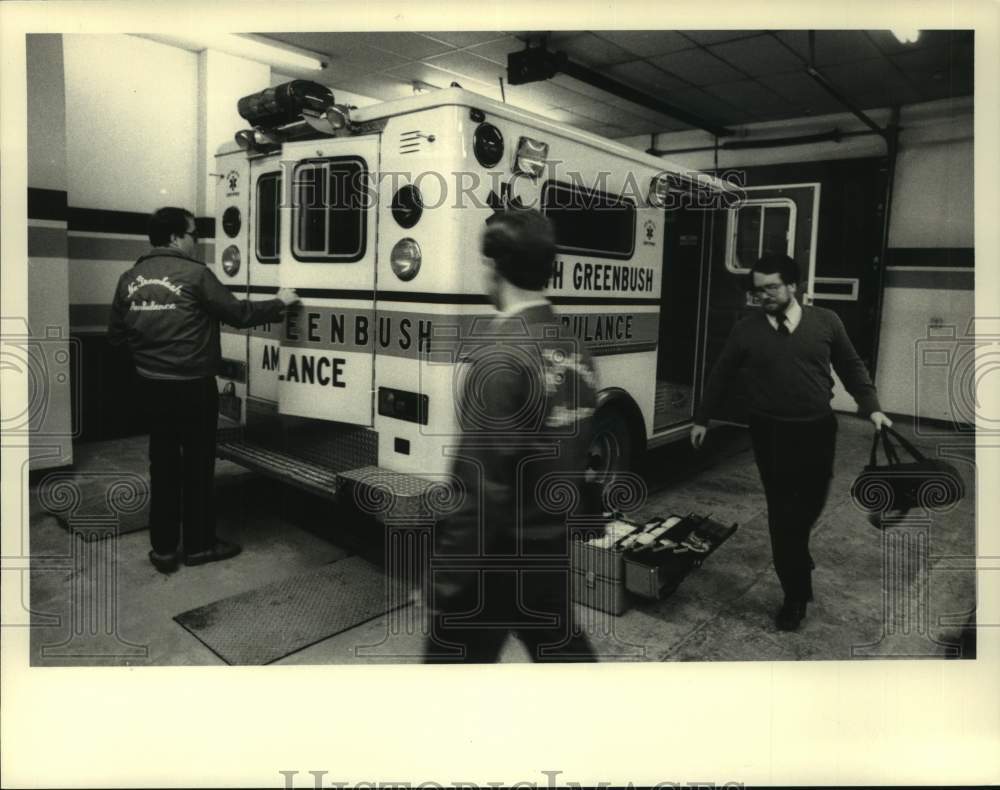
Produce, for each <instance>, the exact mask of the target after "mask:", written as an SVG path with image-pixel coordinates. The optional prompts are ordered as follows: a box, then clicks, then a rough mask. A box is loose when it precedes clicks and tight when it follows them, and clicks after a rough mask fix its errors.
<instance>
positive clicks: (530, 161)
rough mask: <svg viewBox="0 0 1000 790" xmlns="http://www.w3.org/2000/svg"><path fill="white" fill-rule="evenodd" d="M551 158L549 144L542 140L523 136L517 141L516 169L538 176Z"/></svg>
mask: <svg viewBox="0 0 1000 790" xmlns="http://www.w3.org/2000/svg"><path fill="white" fill-rule="evenodd" d="M548 158H549V144H548V143H543V142H542V141H541V140H532V139H531V138H530V137H522V138H521V139H520V140H518V141H517V156H516V157H515V158H514V170H515V172H518V173H524V174H525V175H528V176H531V177H532V178H538V176H540V175H541V174H542V171H543V170H545V163H546V162H547V161H548Z"/></svg>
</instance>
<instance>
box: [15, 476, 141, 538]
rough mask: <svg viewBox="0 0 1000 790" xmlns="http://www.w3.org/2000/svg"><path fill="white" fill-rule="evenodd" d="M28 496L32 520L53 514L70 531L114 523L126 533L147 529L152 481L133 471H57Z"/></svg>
mask: <svg viewBox="0 0 1000 790" xmlns="http://www.w3.org/2000/svg"><path fill="white" fill-rule="evenodd" d="M29 496H30V497H31V504H30V510H29V512H30V515H31V518H32V520H33V521H34V520H35V519H37V518H44V517H45V516H46V515H50V516H53V517H54V518H55V520H56V522H57V523H58V524H59V526H61V527H62V528H63V529H65V530H68V531H72V530H74V529H92V528H94V527H96V526H100V527H102V528H106V527H110V526H112V525H113V526H114V527H115V528H116V530H117V534H118V535H127V534H128V533H130V532H138V531H139V530H142V529H148V525H149V482H148V480H147V479H146V478H145V477H143V476H141V475H137V474H133V473H131V472H93V473H76V472H57V473H53V474H49V475H46V477H45V478H43V479H42V481H41V483H40V484H39V485H38V486H37V487H36V488H34V489H32V490H31V491H30V492H29Z"/></svg>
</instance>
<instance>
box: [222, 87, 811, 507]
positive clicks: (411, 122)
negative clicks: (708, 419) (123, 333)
mask: <svg viewBox="0 0 1000 790" xmlns="http://www.w3.org/2000/svg"><path fill="white" fill-rule="evenodd" d="M239 110H240V114H241V116H242V117H243V118H245V119H246V120H247V121H248V128H247V129H246V130H243V131H241V132H239V133H238V134H237V135H236V140H235V141H234V142H233V143H230V144H227V145H223V146H222V147H221V148H220V149H219V150H218V153H217V165H218V166H217V171H216V172H217V173H218V174H219V176H220V179H219V184H218V189H217V196H216V212H217V213H216V243H215V258H214V261H213V262H212V263H211V264H210V265H211V267H212V269H213V270H214V272H215V274H216V275H217V276H218V277H219V279H220V280H221V282H222V283H223V284H224V285H226V286H227V287H228V288H230V289H231V290H232V291H233V292H234V293H235V294H237V295H239V296H242V297H248V298H251V299H266V298H269V297H271V296H273V294H274V293H275V292H276V291H277V290H278V288H279V287H288V288H294V289H296V290H297V292H298V294H299V296H300V297H301V300H302V301H301V304H300V305H299V306H297V307H296V308H293V309H292V310H291V311H290V312H289V313H288V314H287V316H286V318H285V320H284V321H283V323H281V324H271V325H265V326H260V327H257V328H255V329H252V330H231V329H228V330H225V331H224V334H223V337H222V350H223V357H224V363H223V370H222V374H221V376H220V379H219V389H220V393H221V395H222V398H221V400H220V404H221V405H220V411H221V412H222V414H221V415H220V426H221V427H220V435H219V441H218V451H217V452H218V455H219V456H220V457H222V458H227V459H231V460H233V461H236V462H238V463H240V464H243V465H245V466H248V467H250V468H253V469H256V470H258V471H260V472H263V473H265V474H269V475H273V476H276V477H279V478H281V479H283V480H285V481H287V482H289V483H291V484H293V485H297V486H300V487H302V488H305V489H307V490H309V491H312V492H314V493H317V494H321V495H324V496H329V497H336V496H337V494H338V492H339V491H340V490H341V489H342V488H343V487H344V486H345V485H347V486H350V487H355V488H358V487H360V488H361V489H373V490H374V494H373V496H375V498H378V497H382V499H385V497H390V498H391V499H392V501H393V502H394V503H395V505H396V506H399V505H400V503H403V502H406V501H409V500H412V499H413V498H420V497H425V496H427V494H428V491H429V490H430V489H432V488H433V486H434V485H435V484H437V483H439V482H440V481H442V480H446V479H447V475H448V470H449V467H450V465H451V455H450V453H451V450H452V449H453V448H454V446H455V444H456V439H457V436H458V433H459V429H458V419H457V414H456V403H457V394H458V392H459V388H460V384H461V375H462V374H461V369H462V363H461V359H462V356H463V347H464V348H465V349H466V350H467V349H468V348H470V347H472V346H481V345H482V344H483V343H489V342H491V338H490V336H489V327H490V324H491V319H492V318H493V317H495V315H496V313H495V311H494V309H493V307H492V306H491V305H490V304H489V303H488V302H487V300H486V298H485V296H484V294H483V280H482V276H483V266H482V259H481V256H480V252H479V243H480V234H481V232H482V230H483V228H484V227H485V223H486V222H487V220H488V219H489V218H490V217H491V216H493V215H494V213H496V212H498V211H505V210H516V209H517V208H520V207H530V208H536V209H538V210H539V211H541V212H542V213H543V214H545V215H546V216H548V217H549V218H550V219H551V220H552V222H553V224H554V226H555V230H556V235H557V244H558V247H557V255H556V261H555V268H554V272H553V274H552V278H551V280H550V282H549V287H548V289H547V292H546V296H547V297H548V298H549V299H550V301H551V302H552V304H553V306H554V309H555V310H556V312H557V314H558V316H559V318H560V320H561V321H562V323H563V324H564V325H565V327H566V328H568V329H569V330H570V331H571V332H572V333H573V334H574V335H575V336H576V337H577V338H578V339H579V340H580V341H581V342H583V343H585V344H586V346H587V347H588V348H589V350H590V352H591V354H592V355H593V357H594V361H595V366H596V371H597V375H598V384H599V400H598V410H597V412H596V414H595V430H594V436H593V440H592V446H591V452H590V458H589V465H590V467H591V468H592V470H593V472H594V474H596V475H597V476H599V477H601V478H603V479H607V478H608V477H609V476H613V475H615V474H616V473H618V472H620V471H622V470H625V469H628V468H629V467H630V466H631V465H632V464H634V463H635V461H636V459H637V458H638V457H639V456H640V455H641V453H642V452H644V451H645V450H646V449H647V448H651V447H655V446H657V445H660V444H663V443H665V442H669V441H672V440H676V439H679V438H683V437H685V436H686V435H687V432H688V430H689V428H690V425H691V417H692V414H693V410H694V405H695V403H696V401H697V398H698V396H699V393H700V390H701V388H702V386H703V383H704V381H703V380H704V372H705V369H706V367H707V364H708V362H709V361H710V360H709V356H710V353H709V352H710V351H711V349H712V348H713V347H716V346H717V345H718V341H719V339H720V338H723V337H724V336H725V334H726V333H727V332H728V329H729V327H731V326H732V323H733V321H734V320H735V319H736V317H737V316H736V313H737V311H738V309H739V308H741V307H742V306H744V305H743V300H744V288H743V283H742V281H737V279H736V277H735V275H736V274H737V273H738V272H737V271H735V270H732V265H731V261H732V259H733V247H734V245H739V244H741V243H744V242H745V241H746V240H745V239H743V238H742V237H741V236H740V235H739V234H740V232H739V227H738V226H736V225H734V224H733V219H734V216H735V213H734V212H735V211H736V210H737V209H738V208H739V207H740V206H741V205H745V204H746V202H747V200H748V195H747V194H746V193H745V192H744V191H742V190H740V189H739V188H738V185H735V184H733V183H729V182H728V181H727V180H726V179H720V178H717V177H713V176H710V175H707V174H705V173H702V172H698V171H694V170H689V169H685V168H682V167H675V166H672V165H670V164H669V163H668V162H666V161H664V160H663V159H660V158H657V157H653V156H650V155H648V154H645V153H643V152H641V151H639V150H636V149H633V148H630V147H627V146H625V145H621V144H618V143H615V142H613V141H610V140H607V139H604V138H601V137H599V136H596V135H593V134H589V133H586V132H583V131H579V130H577V129H574V128H571V127H569V126H566V125H564V124H560V123H556V122H554V121H552V120H549V119H547V118H545V117H542V116H540V115H537V114H534V113H531V112H528V111H526V110H522V109H519V108H517V107H514V106H511V105H508V104H504V103H499V102H496V101H494V100H491V99H487V98H485V97H483V96H480V95H477V94H475V93H470V92H468V91H465V90H462V89H460V88H457V87H453V88H449V89H445V90H438V91H435V92H431V93H427V94H422V95H417V96H413V97H412V98H406V99H401V100H398V101H390V102H385V103H382V104H378V105H375V106H370V107H364V108H360V109H359V108H353V107H347V106H343V105H338V104H336V102H335V99H334V96H333V95H332V93H331V92H330V90H329V89H328V88H327V87H325V86H322V85H319V84H317V83H312V82H305V81H293V82H291V83H286V84H284V85H280V86H277V87H273V88H268V89H267V90H264V91H262V92H260V93H257V94H254V95H252V96H248V97H245V98H243V99H241V100H240V102H239ZM761 200H762V198H758V202H760V201H761ZM781 200H785V201H787V197H786V198H781ZM765 202H766V201H765ZM779 202H780V201H779ZM761 211H762V213H763V211H764V209H762V210H761ZM775 216H777V215H773V216H772V220H771V224H772V225H773V224H774V217H775ZM785 225H786V229H785V237H783V239H782V244H783V245H784V241H785V238H787V237H788V236H789V230H788V227H787V226H788V220H786V221H785ZM791 230H792V234H791V235H794V227H792V228H791ZM760 232H761V233H763V231H762V230H761V231H760ZM744 235H745V233H744ZM749 244H750V246H751V247H754V250H753V251H756V245H757V244H758V237H754V238H753V239H751V241H750V242H749ZM792 249H793V248H792V246H791V245H789V251H792ZM727 261H728V262H729V263H728V265H727ZM713 277H714V278H715V279H716V281H717V282H716V283H715V284H714V285H713V282H712V280H713ZM723 281H724V282H725V287H724V288H722V289H721V290H719V285H720V283H722V282H723ZM713 287H714V288H715V290H716V291H717V292H718V293H720V294H722V295H723V296H725V297H726V298H727V299H729V302H726V299H723V300H722V302H721V303H722V304H723V305H726V304H728V307H726V306H724V307H723V308H721V312H720V308H718V307H717V305H716V304H715V303H713V301H712V297H711V294H712V293H713ZM713 310H714V312H715V313H716V314H717V315H721V316H722V319H723V320H721V321H717V322H716V323H715V325H714V326H713V325H712V323H711V322H710V321H709V317H710V313H711V312H712V311H713ZM508 340H509V339H508ZM492 342H495V339H493V340H492Z"/></svg>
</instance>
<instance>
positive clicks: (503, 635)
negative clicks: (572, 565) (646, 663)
mask: <svg viewBox="0 0 1000 790" xmlns="http://www.w3.org/2000/svg"><path fill="white" fill-rule="evenodd" d="M459 575H461V576H464V577H465V578H464V582H465V583H464V584H463V587H464V588H465V591H466V592H465V594H464V595H463V596H461V599H462V603H459V602H458V601H454V600H453V601H451V602H450V603H449V604H448V605H447V606H446V607H445V609H444V610H443V611H440V610H439V611H437V612H436V613H435V614H434V615H433V616H432V618H431V634H430V636H429V637H428V639H427V644H426V648H425V653H424V655H425V661H426V663H431V664H435V663H455V662H462V661H464V662H468V663H486V662H494V661H496V660H497V658H498V656H499V655H500V650H501V648H502V647H503V644H504V642H505V641H506V640H507V637H508V635H510V634H512V633H513V634H516V635H517V637H518V638H519V639H520V640H521V641H522V642H523V643H524V645H525V647H527V649H528V652H529V654H530V655H531V660H532V661H539V662H550V661H551V662H568V661H574V662H576V661H594V660H595V658H594V653H593V650H592V649H591V647H590V643H589V641H588V640H587V637H586V636H585V635H584V634H583V633H581V632H579V631H578V630H577V628H576V624H575V622H574V618H573V609H572V606H573V605H572V603H571V601H570V594H569V585H570V571H569V564H568V562H562V563H560V562H554V563H548V562H546V563H545V564H544V567H539V566H526V565H523V566H520V567H518V566H517V565H516V561H515V562H513V563H511V565H510V566H509V567H502V568H501V567H498V568H489V569H476V570H473V569H469V570H464V571H457V572H449V576H450V577H451V578H452V580H454V579H455V578H456V577H457V576H459ZM432 603H433V602H432Z"/></svg>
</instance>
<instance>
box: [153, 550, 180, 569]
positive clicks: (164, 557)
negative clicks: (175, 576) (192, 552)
mask: <svg viewBox="0 0 1000 790" xmlns="http://www.w3.org/2000/svg"><path fill="white" fill-rule="evenodd" d="M179 559H180V555H178V553H177V552H176V551H172V552H170V553H168V554H160V553H159V552H156V551H152V550H150V552H149V561H150V562H151V563H153V567H154V568H156V570H158V571H159V572H160V573H173V572H174V571H175V570H177V563H178V560H179Z"/></svg>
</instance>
